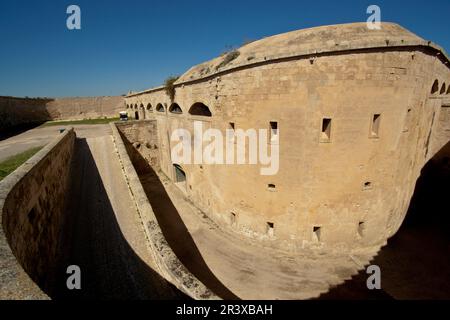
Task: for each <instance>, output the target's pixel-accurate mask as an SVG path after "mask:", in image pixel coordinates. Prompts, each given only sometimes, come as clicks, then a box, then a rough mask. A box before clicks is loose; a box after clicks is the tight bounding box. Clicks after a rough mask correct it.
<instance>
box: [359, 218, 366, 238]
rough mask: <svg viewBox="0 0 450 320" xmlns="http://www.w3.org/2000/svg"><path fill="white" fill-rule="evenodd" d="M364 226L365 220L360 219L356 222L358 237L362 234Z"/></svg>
mask: <svg viewBox="0 0 450 320" xmlns="http://www.w3.org/2000/svg"><path fill="white" fill-rule="evenodd" d="M365 228H366V225H365V222H364V221H360V222H359V223H358V234H359V236H360V237H362V236H364V230H365Z"/></svg>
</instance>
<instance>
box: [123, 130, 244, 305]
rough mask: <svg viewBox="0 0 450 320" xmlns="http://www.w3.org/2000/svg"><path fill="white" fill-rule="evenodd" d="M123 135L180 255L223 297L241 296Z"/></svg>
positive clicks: (145, 188)
mask: <svg viewBox="0 0 450 320" xmlns="http://www.w3.org/2000/svg"><path fill="white" fill-rule="evenodd" d="M121 135H122V139H123V141H124V142H125V146H126V148H127V152H128V154H129V156H130V159H131V161H132V163H133V166H134V167H135V169H136V172H137V174H138V176H139V180H140V181H141V183H142V186H143V188H144V190H145V193H146V195H147V197H148V200H149V201H150V204H151V206H152V208H153V211H154V213H155V216H156V218H157V220H158V223H159V225H160V227H161V230H162V232H163V234H164V237H165V238H166V240H167V242H168V243H169V245H170V247H171V248H172V250H173V251H174V253H175V254H176V256H177V257H178V259H180V261H181V262H182V263H183V265H184V266H185V267H186V268H187V269H188V270H189V271H190V272H192V274H193V275H194V276H196V277H197V278H198V279H199V280H200V281H201V282H202V283H203V284H204V285H205V286H206V287H208V288H209V289H210V290H211V291H213V292H214V293H215V294H217V295H218V296H219V297H221V298H222V299H227V300H236V299H239V298H238V297H237V296H236V295H235V294H234V293H233V292H231V291H230V290H229V289H228V288H227V287H225V286H224V285H223V283H221V282H220V280H219V279H217V277H216V276H215V275H214V274H213V272H212V271H211V270H210V269H209V267H208V265H207V264H206V262H205V261H204V259H203V257H202V255H201V253H200V251H199V250H198V248H197V246H196V244H195V242H194V240H193V239H192V237H191V235H190V234H189V231H188V229H187V228H186V226H185V225H184V223H183V220H182V219H181V217H180V214H179V213H178V211H177V209H176V208H175V206H174V204H173V203H172V201H171V200H170V197H169V195H168V194H167V192H166V190H165V188H164V185H163V184H162V182H161V181H160V180H159V178H158V176H157V174H156V173H155V171H154V170H153V168H152V167H151V166H150V165H149V164H148V162H147V161H146V160H145V159H144V158H143V157H142V156H141V154H140V153H139V152H138V151H137V150H136V149H135V148H134V147H133V146H132V145H131V143H130V142H129V141H128V140H127V138H126V137H125V136H124V135H123V134H121Z"/></svg>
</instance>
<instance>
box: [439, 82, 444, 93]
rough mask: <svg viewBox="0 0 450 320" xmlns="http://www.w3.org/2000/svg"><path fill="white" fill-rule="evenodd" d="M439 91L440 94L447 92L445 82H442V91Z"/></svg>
mask: <svg viewBox="0 0 450 320" xmlns="http://www.w3.org/2000/svg"><path fill="white" fill-rule="evenodd" d="M439 93H440V94H444V93H445V82H444V83H443V84H442V87H441V91H440V92H439Z"/></svg>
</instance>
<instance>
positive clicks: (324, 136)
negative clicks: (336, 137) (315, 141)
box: [320, 118, 331, 142]
mask: <svg viewBox="0 0 450 320" xmlns="http://www.w3.org/2000/svg"><path fill="white" fill-rule="evenodd" d="M330 140H331V118H323V119H322V132H321V135H320V141H321V142H329V141H330Z"/></svg>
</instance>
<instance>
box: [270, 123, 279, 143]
mask: <svg viewBox="0 0 450 320" xmlns="http://www.w3.org/2000/svg"><path fill="white" fill-rule="evenodd" d="M277 140H278V122H276V121H270V141H277Z"/></svg>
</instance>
